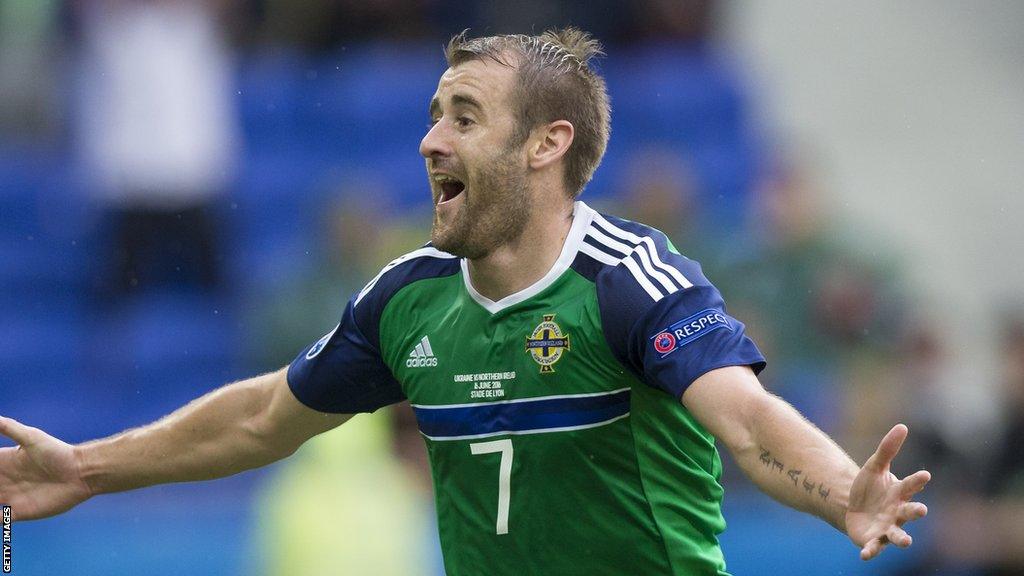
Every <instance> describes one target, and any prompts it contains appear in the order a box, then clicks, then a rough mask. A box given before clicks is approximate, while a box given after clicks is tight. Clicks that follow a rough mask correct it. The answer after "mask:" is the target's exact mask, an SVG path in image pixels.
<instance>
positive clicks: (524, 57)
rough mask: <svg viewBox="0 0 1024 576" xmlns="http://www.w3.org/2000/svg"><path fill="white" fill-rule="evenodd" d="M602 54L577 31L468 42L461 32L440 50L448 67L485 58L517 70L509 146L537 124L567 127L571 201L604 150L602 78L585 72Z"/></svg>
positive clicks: (606, 127)
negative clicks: (514, 126)
mask: <svg viewBox="0 0 1024 576" xmlns="http://www.w3.org/2000/svg"><path fill="white" fill-rule="evenodd" d="M603 54H604V52H602V50H601V44H600V43H599V42H598V41H597V40H595V39H593V38H592V37H591V36H590V34H588V33H586V32H583V31H582V30H578V29H576V28H566V29H564V30H548V31H547V32H544V33H543V34H540V35H539V36H526V35H523V34H508V35H503V36H488V37H484V38H469V37H468V30H464V31H463V32H462V33H461V34H458V35H456V36H455V37H453V38H452V39H451V40H450V41H449V42H448V46H447V47H446V48H445V58H446V59H447V60H448V66H457V65H459V64H462V63H463V62H466V61H468V60H479V59H482V58H485V57H486V58H490V59H491V60H494V61H495V62H498V63H500V64H503V65H505V66H509V67H512V68H516V70H517V76H518V78H517V82H516V83H515V87H514V88H513V89H512V94H511V95H510V100H511V102H512V105H513V106H514V107H515V108H516V110H515V114H516V118H517V120H518V122H517V131H516V132H515V134H513V138H512V140H513V144H515V145H517V146H518V145H522V143H523V142H525V141H526V138H527V137H528V136H529V134H530V131H531V130H533V129H534V128H536V127H537V126H540V125H541V124H545V123H547V122H554V121H555V120H567V121H569V123H571V124H572V126H573V129H574V132H575V135H574V138H573V142H572V145H571V146H570V147H569V150H568V151H567V152H566V153H565V185H566V188H567V189H568V190H569V194H570V195H571V196H572V197H574V198H575V197H576V196H577V195H579V193H580V192H582V191H583V187H584V186H586V184H587V182H589V181H590V178H591V177H592V176H593V175H594V170H596V169H597V165H598V164H600V163H601V157H602V156H604V151H605V148H607V146H608V134H609V132H610V131H611V105H610V104H609V101H608V90H607V88H606V87H605V83H604V78H602V77H601V76H600V75H599V74H598V73H597V72H595V71H594V70H593V69H592V68H591V67H590V60H591V59H592V58H593V57H594V56H598V55H603ZM509 56H511V57H513V58H515V61H509Z"/></svg>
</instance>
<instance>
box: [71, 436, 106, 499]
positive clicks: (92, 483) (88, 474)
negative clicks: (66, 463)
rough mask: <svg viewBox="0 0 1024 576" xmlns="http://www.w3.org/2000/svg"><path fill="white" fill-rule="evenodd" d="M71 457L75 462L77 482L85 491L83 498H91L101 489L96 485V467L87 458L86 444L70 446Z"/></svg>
mask: <svg viewBox="0 0 1024 576" xmlns="http://www.w3.org/2000/svg"><path fill="white" fill-rule="evenodd" d="M71 451H72V457H73V460H74V462H75V474H76V477H77V479H78V483H79V484H80V485H81V487H82V489H83V490H84V491H85V498H86V499H88V498H92V497H93V496H95V495H97V494H100V493H101V491H100V490H99V488H98V487H97V485H96V478H97V474H96V469H95V466H93V465H92V462H91V461H90V458H89V450H88V444H76V445H73V446H72V447H71Z"/></svg>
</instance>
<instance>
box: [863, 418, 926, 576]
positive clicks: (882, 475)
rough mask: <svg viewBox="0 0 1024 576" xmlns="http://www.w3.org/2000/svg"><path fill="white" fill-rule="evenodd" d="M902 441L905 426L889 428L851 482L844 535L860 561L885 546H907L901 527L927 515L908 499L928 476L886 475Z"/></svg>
mask: <svg viewBox="0 0 1024 576" xmlns="http://www.w3.org/2000/svg"><path fill="white" fill-rule="evenodd" d="M906 439H907V427H906V426H904V425H903V424H897V425H896V426H893V428H892V430H889V433H888V434H886V435H885V438H882V442H881V443H879V445H878V450H875V453H874V454H872V455H871V457H870V458H868V461H867V462H866V463H865V464H864V467H863V468H861V469H860V472H858V473H857V477H856V478H854V479H853V486H852V487H851V488H850V505H849V508H848V509H847V511H846V533H847V535H848V536H849V537H850V539H851V540H853V543H854V544H856V545H857V546H860V547H861V549H860V558H861V560H871V559H872V558H874V557H875V556H878V555H879V554H881V552H882V549H883V548H885V546H886V545H887V544H895V545H896V546H898V547H900V548H906V547H907V546H910V544H911V543H912V542H913V539H912V538H911V537H910V535H909V534H907V533H906V532H905V531H904V530H903V528H902V526H903V524H905V523H907V522H910V521H912V520H917V519H919V518H923V517H924V516H925V514H927V513H928V507H927V506H925V505H924V504H922V503H920V502H911V501H910V498H911V497H912V496H913V495H914V494H917V493H918V492H920V491H921V490H922V489H923V488H924V485H925V484H927V483H928V481H929V480H931V477H932V476H931V474H930V473H928V471H927V470H921V471H919V472H915V473H913V474H911V475H910V476H907V477H906V478H904V479H903V480H900V479H899V478H897V477H896V476H895V475H894V474H893V473H892V472H889V466H890V465H891V464H892V460H893V458H895V457H896V454H897V453H898V452H899V451H900V447H902V446H903V441H904V440H906Z"/></svg>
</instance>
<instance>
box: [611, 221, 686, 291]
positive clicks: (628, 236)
mask: <svg viewBox="0 0 1024 576" xmlns="http://www.w3.org/2000/svg"><path fill="white" fill-rule="evenodd" d="M594 220H595V221H596V222H598V223H600V224H601V226H602V227H604V229H605V230H607V231H608V232H610V233H611V234H612V235H614V236H617V237H619V238H621V239H623V240H626V241H627V242H632V243H634V244H641V243H643V244H644V245H646V246H647V248H648V250H650V253H651V258H652V259H653V261H654V265H655V266H657V267H658V268H660V269H661V270H664V271H665V272H667V273H668V274H669V275H670V276H672V277H673V278H674V279H675V280H676V282H679V285H680V286H682V287H683V288H692V287H693V283H692V282H690V281H689V280H687V279H686V277H685V276H683V273H682V272H680V271H679V269H677V268H676V267H675V266H671V265H669V264H666V263H664V262H662V261H661V258H660V257H659V256H658V249H657V248H656V247H655V246H654V241H653V240H651V238H650V236H637V235H636V234H633V233H632V232H630V231H628V230H623V229H622V228H619V227H618V226H615V225H614V224H612V223H611V222H609V221H608V220H607V219H605V217H604V216H601V215H600V214H594Z"/></svg>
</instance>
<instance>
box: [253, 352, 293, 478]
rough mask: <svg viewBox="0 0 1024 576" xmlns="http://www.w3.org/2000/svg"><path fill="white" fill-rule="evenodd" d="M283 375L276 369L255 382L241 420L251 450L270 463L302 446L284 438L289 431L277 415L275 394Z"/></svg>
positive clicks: (289, 454) (287, 435)
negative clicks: (275, 412)
mask: <svg viewBox="0 0 1024 576" xmlns="http://www.w3.org/2000/svg"><path fill="white" fill-rule="evenodd" d="M283 377H284V376H283V374H282V373H281V372H275V373H272V374H267V375H265V376H263V377H260V378H257V379H255V381H254V382H252V384H251V390H250V394H248V395H247V398H246V410H245V414H246V417H245V418H244V419H243V421H242V422H241V428H242V430H241V433H242V435H243V436H244V437H245V439H246V444H247V445H248V446H249V447H250V450H251V453H253V454H254V455H257V456H258V457H259V458H260V459H261V460H266V462H267V463H269V462H273V461H276V460H280V459H281V458H286V457H288V456H291V455H292V454H294V453H295V451H296V450H297V449H298V447H299V445H297V444H296V445H292V444H291V443H289V442H286V441H285V440H286V439H287V438H288V437H289V434H288V433H287V430H282V426H281V423H280V422H279V421H278V420H279V419H277V418H275V417H274V409H273V407H274V394H275V392H276V390H278V389H279V388H280V387H279V385H278V384H277V380H278V379H279V378H283Z"/></svg>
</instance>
